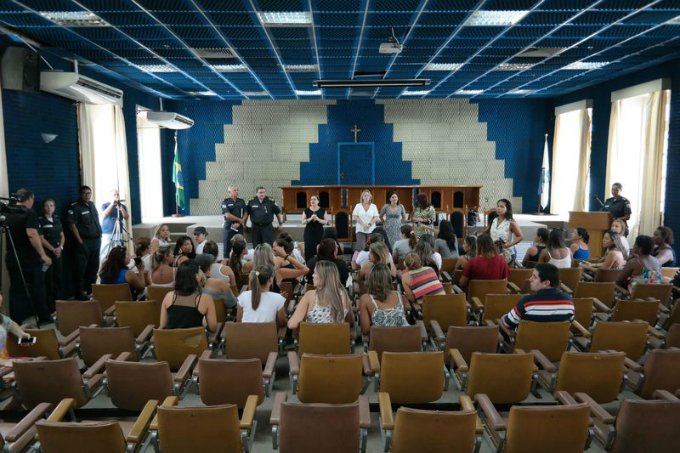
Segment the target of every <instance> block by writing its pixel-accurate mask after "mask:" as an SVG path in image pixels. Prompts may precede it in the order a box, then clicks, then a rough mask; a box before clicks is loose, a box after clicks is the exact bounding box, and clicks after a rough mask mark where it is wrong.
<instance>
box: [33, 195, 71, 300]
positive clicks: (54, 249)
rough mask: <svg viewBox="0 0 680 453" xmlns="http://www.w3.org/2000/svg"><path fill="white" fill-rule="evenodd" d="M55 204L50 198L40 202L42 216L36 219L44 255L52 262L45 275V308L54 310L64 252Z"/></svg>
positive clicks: (62, 230) (59, 221) (58, 295)
mask: <svg viewBox="0 0 680 453" xmlns="http://www.w3.org/2000/svg"><path fill="white" fill-rule="evenodd" d="M54 210H55V202H54V199H52V198H45V199H44V200H43V202H42V212H43V215H41V216H40V217H38V224H39V225H40V239H41V241H42V245H43V248H44V249H45V253H47V256H49V257H50V259H51V260H52V265H51V266H50V268H49V269H48V270H47V273H46V274H45V296H46V300H47V307H48V308H49V309H50V311H52V312H53V311H54V310H55V308H56V307H55V301H56V300H58V299H60V298H61V296H60V288H61V278H62V258H61V257H62V251H63V250H64V242H65V238H64V229H63V228H62V225H61V220H60V219H59V216H58V215H56V214H54Z"/></svg>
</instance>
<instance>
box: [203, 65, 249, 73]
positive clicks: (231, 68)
mask: <svg viewBox="0 0 680 453" xmlns="http://www.w3.org/2000/svg"><path fill="white" fill-rule="evenodd" d="M211 68H213V69H214V70H215V71H217V72H246V71H248V68H247V67H246V65H244V64H214V65H212V66H211Z"/></svg>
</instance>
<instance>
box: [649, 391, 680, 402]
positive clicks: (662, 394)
mask: <svg viewBox="0 0 680 453" xmlns="http://www.w3.org/2000/svg"><path fill="white" fill-rule="evenodd" d="M653 396H654V399H657V400H666V401H679V400H678V397H677V396H675V395H673V394H672V393H671V392H669V391H668V390H654V393H653Z"/></svg>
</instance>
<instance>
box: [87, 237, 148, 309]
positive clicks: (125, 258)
mask: <svg viewBox="0 0 680 453" xmlns="http://www.w3.org/2000/svg"><path fill="white" fill-rule="evenodd" d="M130 259H131V258H130V255H128V253H127V249H126V248H125V247H122V246H120V245H119V246H116V247H114V248H112V249H111V251H110V252H109V256H108V257H106V261H104V264H103V265H102V269H101V271H100V272H99V278H100V279H101V282H102V283H103V284H116V283H127V284H128V285H130V289H131V290H132V293H133V294H132V295H133V297H134V296H135V295H136V294H139V293H141V292H142V291H144V288H146V286H147V285H148V284H150V283H151V282H150V281H149V273H148V272H147V271H145V270H144V263H143V262H142V260H139V262H138V263H137V272H135V271H133V270H130V269H129V267H128V266H129V265H130Z"/></svg>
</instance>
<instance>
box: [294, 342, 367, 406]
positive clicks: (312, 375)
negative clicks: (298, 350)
mask: <svg viewBox="0 0 680 453" xmlns="http://www.w3.org/2000/svg"><path fill="white" fill-rule="evenodd" d="M361 371H362V365H361V356H360V355H358V354H348V355H316V354H304V355H303V356H302V359H301V362H300V377H299V380H298V390H297V392H298V399H299V400H300V402H302V403H326V404H345V403H353V402H354V401H357V400H358V399H359V394H360V393H361V380H362V376H361Z"/></svg>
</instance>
